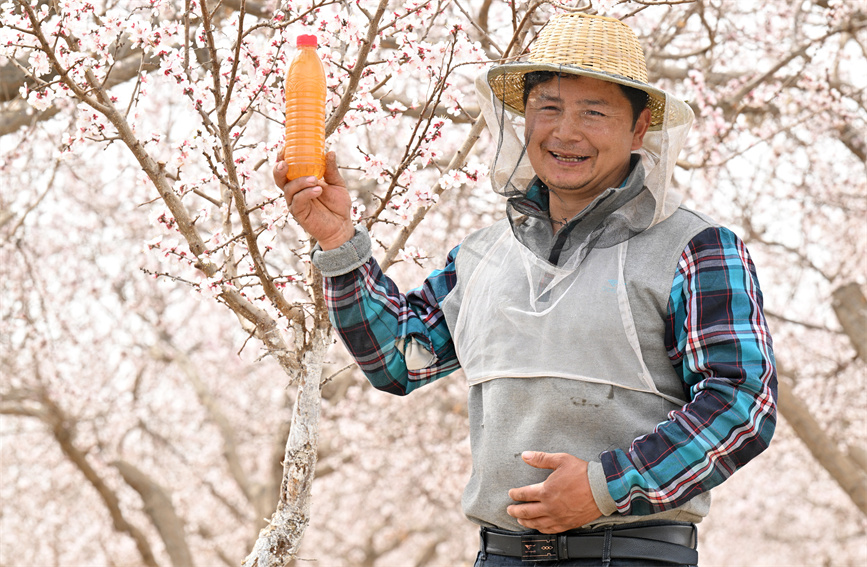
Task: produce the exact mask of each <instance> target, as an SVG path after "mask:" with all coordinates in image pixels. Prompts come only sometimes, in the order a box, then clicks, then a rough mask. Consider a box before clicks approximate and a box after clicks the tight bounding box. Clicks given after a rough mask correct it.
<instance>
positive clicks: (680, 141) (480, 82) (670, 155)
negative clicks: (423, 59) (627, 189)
mask: <svg viewBox="0 0 867 567" xmlns="http://www.w3.org/2000/svg"><path fill="white" fill-rule="evenodd" d="M509 67H512V68H515V67H520V68H522V69H521V70H528V69H529V70H549V71H550V70H553V71H555V72H558V73H568V74H578V75H584V76H589V77H592V78H598V79H603V80H609V81H612V82H616V83H621V84H626V85H628V86H633V87H635V86H637V85H636V84H635V82H633V81H629V80H621V79H620V78H619V77H611V76H608V75H605V74H603V73H599V72H593V71H587V70H585V69H581V68H576V67H573V66H569V65H559V66H553V65H550V64H548V65H546V64H529V65H528V64H527V63H517V64H507V65H502V66H499V67H494V68H491V69H488V70H486V71H485V72H483V73H481V74H480V75H479V76H478V77H477V78H476V82H475V84H476V93H477V95H478V99H479V105H480V107H481V112H482V116H483V117H484V118H485V121H486V123H487V125H488V129H489V130H490V132H491V134H492V136H493V138H494V140H496V153H495V156H494V159H493V163H492V165H491V176H490V177H491V184H492V186H493V189H494V191H496V192H497V193H499V194H501V195H504V196H506V197H516V196H520V195H523V194H524V193H525V192H526V191H527V188H528V185H529V184H530V183H531V182H532V181H533V179H534V177H535V173H534V172H533V168H532V166H531V165H530V161H529V159H528V158H527V153H526V146H525V143H524V117H523V116H522V115H521V114H520V113H519V112H518V111H516V110H515V109H514V108H512V107H511V106H510V105H508V104H506V103H505V102H504V101H502V100H500V98H498V97H497V96H495V94H494V92H493V90H492V89H491V84H490V81H491V80H492V79H493V80H496V78H497V77H499V76H502V73H501V72H498V71H499V70H501V69H505V68H509ZM641 88H642V90H644V91H646V92H648V94H650V95H651V96H652V97H653V98H654V99H656V101H657V106H661V107H662V108H663V112H662V114H661V116H662V122H661V123H660V124H657V125H654V126H652V127H651V129H650V130H649V131H648V132H647V134H646V135H645V137H644V145H643V147H642V148H641V149H640V150H638V151H637V152H636V153H637V154H639V155H640V156H641V162H642V164H643V166H644V171H645V181H644V183H645V186H646V187H647V188H648V189H649V190H650V194H651V195H652V196H653V199H654V201H655V205H654V213H653V217H652V220H650V223H649V224H648V225H647V226H645V227H643V229H646V228H648V227H650V226H653V225H654V224H657V223H659V222H660V221H662V220H664V219H666V218H667V217H669V216H670V215H671V214H672V213H673V212H674V211H675V209H677V207H678V205H680V202H681V199H682V197H681V195H680V194H678V193H677V192H676V191H674V190H672V189H671V179H672V176H673V174H674V168H675V165H676V163H677V156H678V154H679V153H680V150H681V149H682V148H683V146H684V144H685V142H686V137H687V134H688V133H689V128H690V126H691V125H692V122H693V118H694V115H693V112H692V109H691V108H690V107H689V105H687V104H686V103H685V102H683V101H681V100H678V99H676V98H675V97H673V96H671V95H670V94H668V93H666V92H665V91H661V90H659V89H655V88H653V87H650V86H645V85H641ZM662 101H664V105H662V104H659V103H661V102H662Z"/></svg>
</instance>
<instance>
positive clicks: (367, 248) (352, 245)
mask: <svg viewBox="0 0 867 567" xmlns="http://www.w3.org/2000/svg"><path fill="white" fill-rule="evenodd" d="M352 230H353V236H352V238H350V239H349V240H347V241H346V242H344V243H343V244H342V245H340V246H338V247H337V248H332V249H330V250H324V249H323V248H322V247H321V244H317V245H316V246H315V247H314V248H313V252H312V254H311V257H312V260H313V265H315V266H316V267H317V268H318V269H319V271H320V272H321V273H322V275H323V276H326V277H334V276H340V275H343V274H348V273H349V272H351V271H353V270H355V269H358V268H360V267H361V266H362V265H364V264H365V263H367V261H368V260H369V259H370V257H371V256H372V255H373V246H372V245H371V242H370V236H369V235H368V234H367V230H366V229H364V228H363V227H353V229H352Z"/></svg>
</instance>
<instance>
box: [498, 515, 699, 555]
mask: <svg viewBox="0 0 867 567" xmlns="http://www.w3.org/2000/svg"><path fill="white" fill-rule="evenodd" d="M481 541H482V544H481V548H482V551H484V552H485V553H490V554H493V555H505V556H508V557H520V558H521V559H522V560H523V561H555V560H558V559H601V560H602V561H603V563H606V562H607V561H610V560H611V559H644V560H653V561H668V562H671V563H679V564H681V565H697V564H698V552H697V551H696V544H697V542H696V528H695V524H684V523H663V524H644V525H635V524H630V525H628V526H619V527H618V526H614V527H609V528H602V529H595V530H586V531H571V532H565V533H562V534H550V535H549V534H520V533H515V532H505V531H502V530H494V529H490V528H482V529H481Z"/></svg>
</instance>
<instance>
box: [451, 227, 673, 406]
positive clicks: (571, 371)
mask: <svg viewBox="0 0 867 567" xmlns="http://www.w3.org/2000/svg"><path fill="white" fill-rule="evenodd" d="M627 243H628V240H626V241H624V242H621V243H620V244H617V245H616V246H612V247H609V248H593V249H592V250H590V252H589V253H588V254H587V255H586V257H583V256H584V255H583V254H582V253H581V250H578V251H576V252H575V253H574V254H572V256H571V257H570V259H569V260H567V261H566V262H565V263H564V265H563V266H554V265H552V264H550V263H549V262H547V261H545V260H543V259H541V258H539V257H537V256H536V255H535V254H533V253H532V252H531V251H530V250H528V249H527V248H526V247H525V246H524V245H522V244H521V243H520V242H519V241H518V240H517V239H516V238H515V236H514V234H513V233H512V231H511V230H508V229H507V230H505V231H504V232H503V235H502V236H501V237H500V238H499V239H498V240H497V241H496V242H495V243H494V245H493V246H491V247H490V249H489V250H488V251H487V252H486V253H485V254H484V257H483V258H482V259H481V260H480V262H479V264H478V265H477V267H476V269H475V271H474V272H473V274H472V276H471V277H470V279H469V281H468V282H467V284H466V286H465V289H464V292H463V298H462V301H461V306H460V312H459V314H458V319H457V322H456V325H455V329H453V330H452V338H453V339H454V344H455V348H456V350H457V356H458V360H459V361H460V364H461V367H462V368H463V369H464V371H465V373H466V376H467V380H468V381H469V384H470V385H471V386H473V385H476V384H480V383H482V382H486V381H489V380H494V379H497V378H545V377H556V378H565V379H568V380H579V381H584V382H593V383H597V384H608V385H611V386H617V387H619V388H626V389H629V390H637V391H641V392H647V393H651V394H655V395H657V396H660V397H662V398H664V399H666V400H668V401H670V402H672V403H675V404H677V405H678V406H682V405H684V404H685V403H686V402H685V401H684V400H681V399H678V398H674V397H672V396H669V395H666V394H663V393H662V392H660V391H659V390H658V389H657V387H656V384H655V383H654V381H653V378H652V376H651V375H650V372H649V371H648V369H647V366H646V365H645V364H644V359H643V358H642V355H641V347H640V346H639V342H638V334H637V333H636V331H635V323H634V320H633V317H632V311H631V309H630V306H629V299H628V297H627V294H626V286H625V282H624V277H623V266H624V262H625V259H626V250H627ZM582 257H583V259H582Z"/></svg>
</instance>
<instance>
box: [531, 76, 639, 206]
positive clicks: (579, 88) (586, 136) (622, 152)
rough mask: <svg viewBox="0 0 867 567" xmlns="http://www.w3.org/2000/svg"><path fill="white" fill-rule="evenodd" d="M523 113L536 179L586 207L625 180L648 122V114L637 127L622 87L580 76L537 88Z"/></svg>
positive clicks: (553, 190) (554, 79)
mask: <svg viewBox="0 0 867 567" xmlns="http://www.w3.org/2000/svg"><path fill="white" fill-rule="evenodd" d="M525 115H526V140H525V141H526V143H527V155H528V157H529V159H530V163H531V164H532V166H533V169H534V170H535V172H536V175H538V176H539V178H540V179H541V180H542V181H543V182H544V183H545V184H546V185H547V186H548V188H549V189H551V191H552V192H554V193H555V194H557V195H558V196H559V197H561V198H563V199H566V200H572V201H576V202H581V203H583V206H586V205H587V204H589V202H590V201H592V200H593V199H594V198H595V197H596V196H597V195H599V194H600V193H602V192H603V191H605V189H607V188H609V187H616V186H618V185H620V184H621V183H622V182H623V180H624V179H625V178H626V176H627V175H628V174H629V159H630V154H631V152H632V151H633V150H637V149H639V148H640V147H641V144H642V142H643V140H644V134H645V132H646V131H647V127H648V125H649V122H650V111H649V110H645V111H643V112H642V114H641V117H639V119H638V122H637V123H636V125H635V128H634V129H633V127H632V107H631V105H630V104H629V100H628V99H627V98H626V96H625V95H624V94H623V91H621V90H620V87H619V86H617V85H616V84H614V83H609V82H607V81H600V80H598V79H591V78H589V77H581V76H563V77H554V78H553V79H551V80H550V81H548V82H546V83H542V84H540V85H537V86H535V87H533V89H532V90H531V91H530V94H529V97H528V99H527V106H526V111H525Z"/></svg>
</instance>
